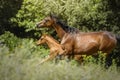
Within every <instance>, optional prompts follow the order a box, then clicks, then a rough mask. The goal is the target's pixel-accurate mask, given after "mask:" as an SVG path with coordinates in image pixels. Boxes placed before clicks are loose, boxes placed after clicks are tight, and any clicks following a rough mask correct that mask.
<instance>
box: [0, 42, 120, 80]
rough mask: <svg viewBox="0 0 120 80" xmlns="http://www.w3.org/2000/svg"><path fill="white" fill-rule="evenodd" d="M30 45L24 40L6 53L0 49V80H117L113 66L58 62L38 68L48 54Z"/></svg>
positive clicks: (42, 49)
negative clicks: (106, 67)
mask: <svg viewBox="0 0 120 80" xmlns="http://www.w3.org/2000/svg"><path fill="white" fill-rule="evenodd" d="M48 52H49V50H46V49H44V48H42V47H40V46H38V47H37V46H35V44H34V41H33V40H30V41H29V42H28V40H24V41H23V43H21V44H20V45H18V46H17V47H15V48H14V50H13V51H9V48H7V47H6V46H4V45H2V46H0V80H119V79H120V71H119V70H118V68H116V66H115V65H112V66H111V67H110V68H108V69H105V68H104V67H103V65H102V64H95V63H92V62H87V63H85V64H81V65H77V64H76V63H75V62H74V61H71V62H69V63H67V62H66V61H64V60H62V61H60V62H59V63H57V64H56V63H55V62H54V61H51V62H46V63H44V64H42V65H38V64H39V62H40V61H41V60H42V59H43V58H44V56H46V55H47V54H48Z"/></svg>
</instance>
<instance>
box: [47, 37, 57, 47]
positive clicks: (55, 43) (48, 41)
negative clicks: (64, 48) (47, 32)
mask: <svg viewBox="0 0 120 80" xmlns="http://www.w3.org/2000/svg"><path fill="white" fill-rule="evenodd" d="M46 43H47V45H48V47H49V48H52V47H56V46H57V42H55V41H54V40H52V39H51V38H46Z"/></svg>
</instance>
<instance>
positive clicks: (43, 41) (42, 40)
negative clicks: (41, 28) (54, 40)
mask: <svg viewBox="0 0 120 80" xmlns="http://www.w3.org/2000/svg"><path fill="white" fill-rule="evenodd" d="M45 37H46V35H42V37H41V38H40V39H39V40H38V41H37V42H36V44H37V45H41V44H43V43H45V42H46V40H45Z"/></svg>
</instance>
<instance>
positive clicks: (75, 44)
mask: <svg viewBox="0 0 120 80" xmlns="http://www.w3.org/2000/svg"><path fill="white" fill-rule="evenodd" d="M37 27H38V28H44V27H47V28H50V27H53V28H54V29H55V30H56V32H57V34H58V36H59V38H60V39H61V45H62V48H64V49H66V53H65V55H69V54H70V55H71V54H72V55H95V54H96V53H97V52H98V51H102V52H104V53H107V54H108V53H110V52H111V51H112V50H113V49H114V48H115V46H116V43H117V40H116V37H115V35H113V34H112V33H110V32H107V31H101V32H88V33H84V32H80V31H79V30H78V29H76V28H72V27H69V26H66V25H65V24H63V23H62V22H61V21H59V20H58V19H57V18H56V17H55V16H52V15H50V16H48V17H46V18H45V19H43V20H42V21H40V22H39V23H38V24H37Z"/></svg>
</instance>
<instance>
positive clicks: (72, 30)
mask: <svg viewBox="0 0 120 80" xmlns="http://www.w3.org/2000/svg"><path fill="white" fill-rule="evenodd" d="M54 18H56V23H57V24H59V25H60V26H61V27H62V28H63V30H65V31H66V32H67V33H79V29H77V28H74V27H70V26H68V25H66V24H64V23H63V22H62V21H60V20H59V19H58V18H57V17H56V16H54Z"/></svg>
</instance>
